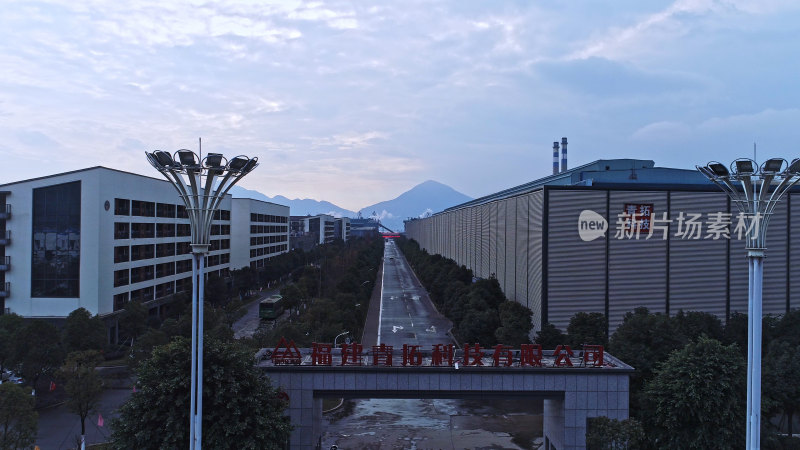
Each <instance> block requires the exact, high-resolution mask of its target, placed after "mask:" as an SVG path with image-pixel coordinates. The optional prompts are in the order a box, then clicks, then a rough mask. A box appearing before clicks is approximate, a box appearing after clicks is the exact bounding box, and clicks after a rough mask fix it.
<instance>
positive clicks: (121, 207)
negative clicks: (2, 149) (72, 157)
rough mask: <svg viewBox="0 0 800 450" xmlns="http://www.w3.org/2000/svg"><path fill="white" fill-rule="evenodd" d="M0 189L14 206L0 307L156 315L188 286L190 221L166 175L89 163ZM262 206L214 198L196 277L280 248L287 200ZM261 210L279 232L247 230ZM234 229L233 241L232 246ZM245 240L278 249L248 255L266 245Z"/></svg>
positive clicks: (1, 248) (3, 247)
mask: <svg viewBox="0 0 800 450" xmlns="http://www.w3.org/2000/svg"><path fill="white" fill-rule="evenodd" d="M0 193H2V194H0V197H2V198H3V199H4V204H5V208H6V211H11V210H13V211H14V215H13V216H11V215H10V213H8V214H5V215H4V216H0V217H5V218H3V219H0V220H1V221H0V227H2V228H4V229H3V230H2V231H3V235H4V236H6V237H7V239H5V240H3V241H2V242H0V255H2V256H3V257H4V258H3V259H4V261H8V262H12V261H13V263H14V264H13V266H10V265H8V267H6V270H0V274H1V275H0V276H2V280H1V281H2V283H3V286H5V290H4V291H2V292H3V293H5V294H4V295H5V296H4V297H3V300H4V304H3V308H4V309H3V311H4V312H10V313H16V314H19V315H21V316H23V317H27V318H47V319H59V318H64V317H66V316H67V315H68V314H69V313H70V312H72V311H73V310H75V309H77V308H80V307H83V308H86V309H87V310H88V311H89V312H91V313H92V314H98V315H100V316H101V317H106V316H110V315H114V313H115V312H117V311H120V310H122V309H124V308H125V304H126V303H127V302H129V301H140V302H144V303H145V305H146V306H148V307H149V308H150V311H151V313H158V312H159V307H160V306H161V305H163V304H164V303H167V302H169V301H171V300H172V297H173V294H176V293H179V292H190V291H191V289H192V282H191V270H192V262H191V247H190V242H191V227H190V224H189V219H188V216H187V214H186V210H185V207H184V205H183V201H182V200H181V199H180V197H179V196H178V193H177V191H176V190H175V188H174V187H173V186H172V185H171V184H170V183H168V182H167V181H166V180H160V179H157V178H151V177H146V176H142V175H137V174H132V173H127V172H123V171H119V170H113V169H108V168H104V167H92V168H89V169H84V170H78V171H74V172H67V173H62V174H57V175H52V176H47V177H42V178H36V179H31V180H25V181H19V182H15V183H9V184H5V185H0ZM262 203H264V202H258V201H254V200H241V201H240V200H239V199H237V200H235V201H234V200H233V199H232V198H231V197H230V196H226V198H224V199H223V201H222V203H221V205H220V208H219V210H218V211H217V212H216V214H215V216H214V220H213V222H212V229H211V240H210V244H211V247H210V251H209V253H208V255H207V257H206V261H205V266H206V274H215V275H219V276H222V277H226V276H228V274H229V271H230V269H232V268H239V267H236V264H239V263H240V262H242V261H244V262H243V263H242V264H243V265H250V264H251V263H252V262H253V261H256V265H257V264H258V262H257V261H259V257H261V258H262V259H263V257H270V256H273V255H275V254H277V253H280V252H283V251H286V246H287V242H286V240H287V239H288V229H287V228H288V225H287V222H288V215H289V213H288V207H279V206H278V205H271V204H264V205H262ZM234 205H235V206H234ZM234 207H235V208H236V211H237V213H242V211H245V212H244V213H243V214H244V216H245V218H244V219H243V220H245V223H242V222H241V221H240V220H239V219H237V220H235V221H234V220H232V209H233V208H234ZM268 212H271V213H272V214H271V215H270V217H269V219H270V220H272V221H271V222H264V225H265V226H266V225H268V226H278V224H281V225H280V226H281V227H282V228H283V229H284V231H283V232H278V231H275V232H272V229H270V232H267V231H266V230H265V229H261V228H257V229H256V230H255V231H256V232H255V233H254V234H252V235H251V233H252V231H253V230H252V229H251V218H252V217H253V216H251V214H256V216H255V217H256V219H257V220H260V219H262V218H263V217H261V215H266V213H268ZM260 223H261V222H259V226H261V225H260ZM234 226H236V227H237V229H236V239H237V240H238V239H242V240H243V241H244V243H239V242H238V241H237V245H238V246H240V247H242V248H237V249H234V248H233V246H232V244H233V241H234V234H233V227H234ZM262 231H264V232H262ZM11 236H13V237H14V239H13V240H12V239H10V238H11ZM252 238H255V239H256V241H255V242H256V243H258V242H266V241H267V240H269V241H271V240H275V241H276V242H275V243H270V244H269V245H270V246H274V245H282V246H283V247H281V248H282V250H277V249H272V248H271V249H270V253H269V254H265V255H259V256H257V257H256V258H251V257H249V255H250V254H252V253H251V252H252V250H253V249H254V248H255V249H256V250H257V249H260V248H263V247H265V246H267V245H266V244H264V245H261V244H256V245H252V244H250V242H252V241H251V239H252ZM278 240H280V241H281V243H278V242H277V241H278ZM257 251H258V250H257ZM242 253H243V255H241V254H242ZM234 256H236V257H237V259H236V261H237V262H233V259H234Z"/></svg>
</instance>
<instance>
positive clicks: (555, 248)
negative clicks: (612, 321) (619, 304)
mask: <svg viewBox="0 0 800 450" xmlns="http://www.w3.org/2000/svg"><path fill="white" fill-rule="evenodd" d="M545 195H547V196H548V199H547V201H548V204H549V208H548V210H547V220H548V227H547V230H546V233H547V234H546V235H547V245H548V249H547V286H545V289H547V311H544V313H546V315H547V321H548V322H550V323H552V324H554V325H556V326H557V327H559V328H561V329H562V330H566V328H567V324H568V323H569V319H570V317H572V316H573V315H574V314H575V312H576V311H585V312H599V313H604V314H605V305H606V271H605V268H606V238H605V237H602V238H598V239H595V240H593V241H590V242H584V241H583V240H581V238H580V236H579V234H578V217H579V216H580V214H581V211H583V210H585V209H589V210H592V211H595V212H597V213H598V214H600V215H602V216H604V217H606V192H605V191H589V190H582V191H562V190H558V191H556V190H553V191H548V192H545ZM543 306H544V305H543Z"/></svg>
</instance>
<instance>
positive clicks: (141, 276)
mask: <svg viewBox="0 0 800 450" xmlns="http://www.w3.org/2000/svg"><path fill="white" fill-rule="evenodd" d="M154 275H155V272H154V270H153V266H151V265H147V266H140V267H134V268H132V269H131V284H133V283H140V282H142V281H148V280H152V279H153V276H154Z"/></svg>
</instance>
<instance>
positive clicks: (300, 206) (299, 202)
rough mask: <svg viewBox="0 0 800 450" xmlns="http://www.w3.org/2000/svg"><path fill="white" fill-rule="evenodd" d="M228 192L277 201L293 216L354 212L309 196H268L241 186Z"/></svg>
mask: <svg viewBox="0 0 800 450" xmlns="http://www.w3.org/2000/svg"><path fill="white" fill-rule="evenodd" d="M230 194H231V195H233V196H234V197H236V198H253V199H256V200H263V201H265V202H272V203H277V204H279V205H286V206H288V207H289V214H291V215H293V216H305V215H307V214H311V215H312V216H314V215H317V214H330V215H332V216H335V217H355V216H356V213H355V212H353V211H350V210H349V209H344V208H340V207H338V206H336V205H334V204H333V203H331V202H326V201H317V200H313V199H310V198H302V199H300V198H296V199H292V200H290V199H288V198H286V197H284V196H282V195H276V196H274V197H268V196H266V195H264V194H262V193H261V192H258V191H253V190H250V189H245V188H243V187H241V186H234V187H232V188H231V191H230Z"/></svg>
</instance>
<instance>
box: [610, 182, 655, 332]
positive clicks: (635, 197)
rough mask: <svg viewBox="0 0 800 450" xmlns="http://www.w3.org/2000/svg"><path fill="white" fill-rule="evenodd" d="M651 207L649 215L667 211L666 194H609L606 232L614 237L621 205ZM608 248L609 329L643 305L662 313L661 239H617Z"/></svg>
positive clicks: (621, 192) (622, 209)
mask: <svg viewBox="0 0 800 450" xmlns="http://www.w3.org/2000/svg"><path fill="white" fill-rule="evenodd" d="M626 203H627V204H653V212H655V213H656V215H658V214H659V212H663V211H666V210H667V193H666V192H663V191H661V192H652V191H650V192H633V191H611V192H610V200H609V214H608V217H609V225H611V224H612V223H613V224H614V225H613V227H610V228H609V233H611V231H612V230H614V234H615V235H616V233H617V229H618V228H619V226H618V225H617V217H618V215H619V214H620V213H622V212H623V211H624V206H625V204H626ZM610 238H611V239H609V245H608V268H609V269H608V301H609V303H608V322H609V327H610V328H611V329H616V328H617V326H618V325H619V324H620V323H622V318H623V316H624V315H625V313H627V312H628V311H632V310H633V309H634V308H636V307H639V306H646V307H647V308H648V309H650V311H654V312H662V313H663V312H666V297H667V285H666V277H665V274H666V273H667V244H666V241H664V240H659V239H652V238H651V239H645V236H640V237H639V239H617V238H616V236H610Z"/></svg>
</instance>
